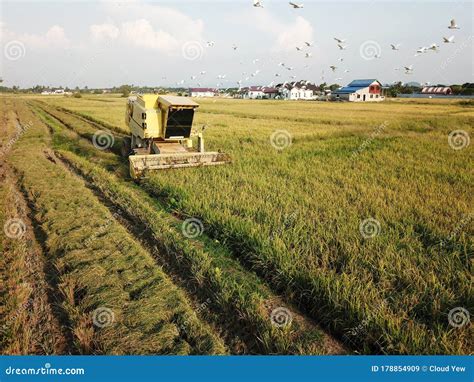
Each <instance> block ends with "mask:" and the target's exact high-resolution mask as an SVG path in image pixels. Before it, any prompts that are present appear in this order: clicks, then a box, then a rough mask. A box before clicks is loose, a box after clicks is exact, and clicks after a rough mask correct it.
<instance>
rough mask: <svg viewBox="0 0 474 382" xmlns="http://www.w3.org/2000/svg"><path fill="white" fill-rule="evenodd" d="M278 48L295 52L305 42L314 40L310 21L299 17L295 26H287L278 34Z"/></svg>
mask: <svg viewBox="0 0 474 382" xmlns="http://www.w3.org/2000/svg"><path fill="white" fill-rule="evenodd" d="M277 36H278V38H277V44H278V47H280V48H282V49H287V50H290V49H291V50H294V49H295V47H296V46H301V45H302V44H303V42H304V41H312V40H313V27H312V26H311V24H310V23H309V21H308V20H306V19H304V18H303V17H301V16H298V17H297V18H296V20H295V22H294V23H293V24H290V25H285V26H284V28H282V29H281V30H280V32H279V33H278V34H277Z"/></svg>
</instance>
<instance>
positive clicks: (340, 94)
mask: <svg viewBox="0 0 474 382" xmlns="http://www.w3.org/2000/svg"><path fill="white" fill-rule="evenodd" d="M384 99H385V97H384V96H383V94H382V84H381V83H380V82H379V81H377V80H376V79H369V80H354V81H352V82H351V83H350V84H349V85H347V86H345V87H342V88H340V89H337V90H335V91H333V92H332V94H331V100H333V101H339V100H340V101H352V102H378V101H383V100H384Z"/></svg>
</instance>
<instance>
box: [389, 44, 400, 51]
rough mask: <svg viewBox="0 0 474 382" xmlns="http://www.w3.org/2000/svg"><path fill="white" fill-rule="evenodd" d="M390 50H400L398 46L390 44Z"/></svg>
mask: <svg viewBox="0 0 474 382" xmlns="http://www.w3.org/2000/svg"><path fill="white" fill-rule="evenodd" d="M390 46H391V47H392V50H400V44H390Z"/></svg>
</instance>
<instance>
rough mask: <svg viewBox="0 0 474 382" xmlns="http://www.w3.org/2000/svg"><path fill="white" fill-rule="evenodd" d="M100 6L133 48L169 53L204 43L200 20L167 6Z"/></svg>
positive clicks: (125, 4)
mask: <svg viewBox="0 0 474 382" xmlns="http://www.w3.org/2000/svg"><path fill="white" fill-rule="evenodd" d="M104 7H105V10H106V12H107V14H108V16H109V17H111V18H112V19H114V20H116V22H117V24H118V23H120V25H121V26H120V29H121V31H120V32H121V33H123V36H124V38H125V40H126V41H127V42H129V43H131V44H134V45H136V46H140V47H147V48H150V49H159V50H162V51H172V50H176V49H181V46H182V45H183V43H185V42H186V41H190V40H198V41H199V40H201V41H202V40H204V38H203V31H204V23H203V21H202V20H200V19H194V18H192V17H191V16H188V15H186V14H184V13H182V12H180V11H178V10H176V9H173V8H170V7H164V6H159V5H156V4H150V3H143V2H141V1H128V2H125V3H119V4H116V3H108V2H107V3H105V4H104Z"/></svg>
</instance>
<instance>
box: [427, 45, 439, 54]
mask: <svg viewBox="0 0 474 382" xmlns="http://www.w3.org/2000/svg"><path fill="white" fill-rule="evenodd" d="M428 49H429V50H432V51H433V52H439V46H438V45H436V44H435V43H433V44H431V45H430V47H429V48H428Z"/></svg>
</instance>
